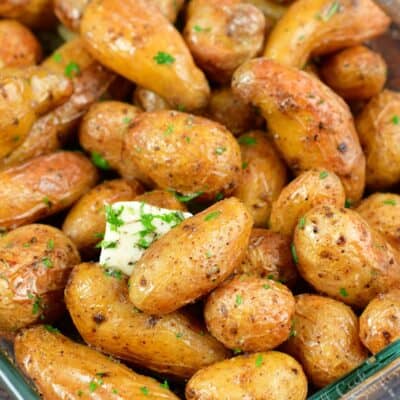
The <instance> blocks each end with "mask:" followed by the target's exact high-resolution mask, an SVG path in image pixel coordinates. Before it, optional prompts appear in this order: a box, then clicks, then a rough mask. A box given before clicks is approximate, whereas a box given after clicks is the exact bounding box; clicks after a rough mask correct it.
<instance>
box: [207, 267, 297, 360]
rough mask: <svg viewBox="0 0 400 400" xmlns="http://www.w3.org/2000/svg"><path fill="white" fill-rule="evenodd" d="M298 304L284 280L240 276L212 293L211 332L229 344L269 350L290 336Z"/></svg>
mask: <svg viewBox="0 0 400 400" xmlns="http://www.w3.org/2000/svg"><path fill="white" fill-rule="evenodd" d="M294 304H295V302H294V297H293V295H292V293H291V292H290V290H289V289H288V288H287V287H286V286H284V285H282V284H281V283H279V282H276V281H274V280H272V279H263V278H260V277H257V276H246V275H239V276H236V277H235V278H233V279H232V280H231V281H227V282H226V283H225V284H223V285H222V286H220V287H218V288H217V289H215V290H214V291H213V292H212V293H211V294H210V296H209V297H208V299H207V302H206V305H205V309H204V316H205V320H206V324H207V328H208V331H209V332H210V333H211V334H212V335H213V336H214V337H215V338H217V339H218V340H219V341H220V342H221V343H223V344H224V345H225V347H228V348H230V349H237V350H242V351H246V352H247V351H249V352H255V351H267V350H272V349H274V348H275V347H277V346H279V345H280V344H282V343H283V342H284V341H285V340H286V339H287V338H288V337H289V333H290V327H291V324H292V317H293V314H294Z"/></svg>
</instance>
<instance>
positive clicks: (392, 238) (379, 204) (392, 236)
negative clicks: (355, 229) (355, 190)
mask: <svg viewBox="0 0 400 400" xmlns="http://www.w3.org/2000/svg"><path fill="white" fill-rule="evenodd" d="M356 211H357V212H358V213H359V214H360V215H361V216H362V217H363V218H364V219H365V220H366V221H367V222H368V224H369V225H370V226H371V227H372V228H373V229H375V230H376V231H378V232H380V233H381V234H382V235H383V236H384V237H385V239H386V240H387V241H388V242H390V243H391V244H392V246H393V247H394V248H396V249H397V250H400V226H399V221H400V196H399V195H398V194H393V193H374V194H372V195H371V196H369V197H367V198H365V199H364V200H363V201H362V202H361V203H360V205H359V206H358V207H357V209H356Z"/></svg>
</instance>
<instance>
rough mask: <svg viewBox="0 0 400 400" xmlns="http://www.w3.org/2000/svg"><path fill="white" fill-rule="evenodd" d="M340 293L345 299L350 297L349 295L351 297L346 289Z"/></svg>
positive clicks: (341, 289) (342, 289)
mask: <svg viewBox="0 0 400 400" xmlns="http://www.w3.org/2000/svg"><path fill="white" fill-rule="evenodd" d="M339 293H340V295H341V296H343V297H348V295H349V294H348V293H347V290H346V289H345V288H340V290H339Z"/></svg>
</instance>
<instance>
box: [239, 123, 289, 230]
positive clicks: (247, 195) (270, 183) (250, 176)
mask: <svg viewBox="0 0 400 400" xmlns="http://www.w3.org/2000/svg"><path fill="white" fill-rule="evenodd" d="M238 141H239V144H240V150H241V153H242V161H243V163H242V177H241V180H240V183H239V186H238V187H237V188H236V190H235V192H234V195H235V196H236V197H237V198H238V199H240V200H242V201H243V203H244V204H245V205H246V206H247V207H248V209H249V210H250V213H251V215H252V216H253V219H254V225H255V226H258V227H267V226H268V224H269V217H270V214H271V208H272V203H273V201H275V200H276V199H277V198H278V196H279V194H280V192H281V190H282V189H283V187H284V186H285V184H286V181H287V173H286V166H285V164H284V162H283V161H282V159H281V158H280V156H279V154H278V152H277V150H276V148H275V146H274V144H273V143H272V142H271V141H270V140H268V139H267V137H266V135H265V134H264V133H263V132H262V131H251V132H248V133H246V134H245V135H242V136H240V137H239V139H238Z"/></svg>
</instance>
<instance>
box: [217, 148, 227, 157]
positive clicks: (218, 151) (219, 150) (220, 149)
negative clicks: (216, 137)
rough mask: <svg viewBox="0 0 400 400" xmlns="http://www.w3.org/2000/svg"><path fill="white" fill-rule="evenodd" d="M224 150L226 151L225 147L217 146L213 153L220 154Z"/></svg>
mask: <svg viewBox="0 0 400 400" xmlns="http://www.w3.org/2000/svg"><path fill="white" fill-rule="evenodd" d="M225 151H226V147H217V148H216V149H215V154H217V155H219V156H220V155H221V154H224V153H225Z"/></svg>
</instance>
